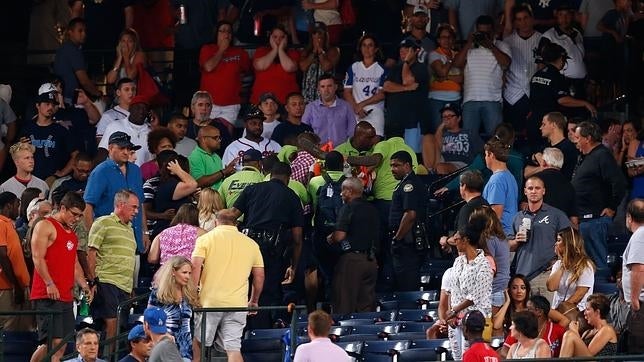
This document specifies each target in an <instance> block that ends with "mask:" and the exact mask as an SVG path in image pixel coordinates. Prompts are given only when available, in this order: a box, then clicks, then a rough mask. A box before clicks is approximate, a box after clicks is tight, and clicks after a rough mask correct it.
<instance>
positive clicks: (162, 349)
mask: <svg viewBox="0 0 644 362" xmlns="http://www.w3.org/2000/svg"><path fill="white" fill-rule="evenodd" d="M182 361H183V359H181V355H180V354H179V350H178V349H177V345H176V344H175V343H174V341H173V340H172V339H170V338H169V337H163V338H162V339H161V340H160V341H159V342H158V343H157V344H155V345H154V348H152V352H151V353H150V358H149V359H148V362H182Z"/></svg>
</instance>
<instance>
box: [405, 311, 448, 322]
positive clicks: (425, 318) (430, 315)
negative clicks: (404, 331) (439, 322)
mask: <svg viewBox="0 0 644 362" xmlns="http://www.w3.org/2000/svg"><path fill="white" fill-rule="evenodd" d="M436 318H438V311H436V310H434V309H431V310H429V309H401V310H399V311H398V314H397V315H396V320H397V321H410V322H433V321H434V320H435V319H436Z"/></svg>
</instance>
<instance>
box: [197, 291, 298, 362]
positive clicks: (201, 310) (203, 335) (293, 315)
mask: <svg viewBox="0 0 644 362" xmlns="http://www.w3.org/2000/svg"><path fill="white" fill-rule="evenodd" d="M304 309H306V306H305V305H295V304H294V303H290V304H288V305H280V306H259V307H224V308H195V309H193V310H192V311H193V313H204V315H203V317H202V318H201V328H200V329H201V331H200V335H201V348H200V350H201V356H200V360H201V361H203V360H204V358H205V357H206V348H205V340H206V321H207V318H206V316H207V314H208V313H217V312H259V311H268V310H286V311H287V312H288V313H291V327H290V330H291V346H290V347H291V349H290V354H291V360H292V359H293V357H294V356H295V347H297V333H296V332H297V331H296V327H297V314H296V313H295V311H298V310H304Z"/></svg>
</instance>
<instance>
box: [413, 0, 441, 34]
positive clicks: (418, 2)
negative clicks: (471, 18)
mask: <svg viewBox="0 0 644 362" xmlns="http://www.w3.org/2000/svg"><path fill="white" fill-rule="evenodd" d="M421 6H425V7H426V8H427V16H428V19H427V25H426V26H425V30H426V31H427V35H428V37H431V36H432V35H433V34H437V35H436V38H438V36H439V35H438V34H439V33H440V32H438V31H437V29H438V28H439V27H440V26H441V24H446V23H447V22H448V20H449V19H448V15H447V14H448V10H447V8H445V6H444V3H443V2H442V1H438V0H407V1H406V3H405V9H404V15H405V16H406V17H407V18H409V16H410V15H414V14H409V12H412V11H415V9H416V7H421Z"/></svg>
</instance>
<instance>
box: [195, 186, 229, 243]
mask: <svg viewBox="0 0 644 362" xmlns="http://www.w3.org/2000/svg"><path fill="white" fill-rule="evenodd" d="M197 208H198V209H199V227H200V228H202V229H204V230H206V232H208V231H210V230H212V229H214V228H215V218H216V214H217V212H218V211H219V210H222V209H224V208H225V206H224V202H223V201H221V196H219V193H218V192H217V191H215V190H213V189H211V188H206V189H203V190H201V191H200V192H199V202H198V203H197Z"/></svg>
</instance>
